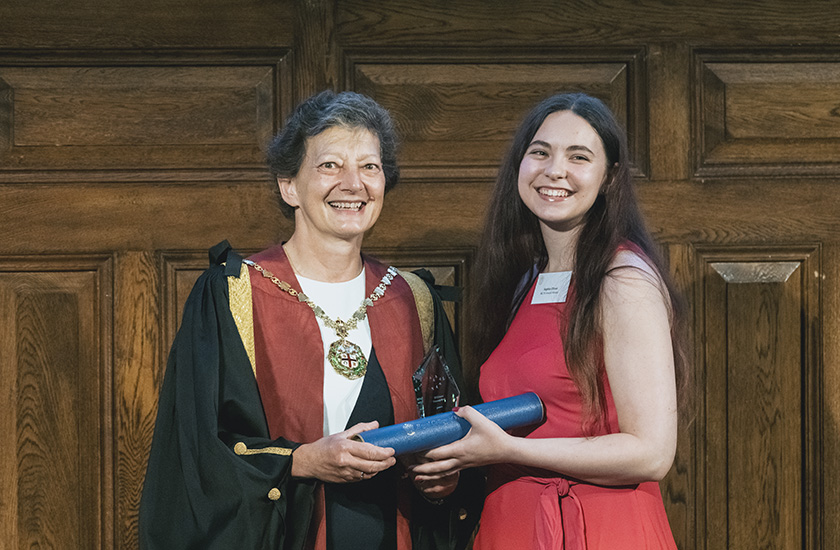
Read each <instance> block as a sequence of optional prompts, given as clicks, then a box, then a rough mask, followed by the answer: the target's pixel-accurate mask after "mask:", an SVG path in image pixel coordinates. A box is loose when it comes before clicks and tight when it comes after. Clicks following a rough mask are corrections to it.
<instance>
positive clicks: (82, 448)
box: [0, 256, 114, 550]
mask: <svg viewBox="0 0 840 550" xmlns="http://www.w3.org/2000/svg"><path fill="white" fill-rule="evenodd" d="M111 269H112V268H111V260H110V258H109V257H103V256H97V257H53V258H51V257H30V258H21V257H18V258H12V257H6V258H2V259H0V342H2V349H3V357H2V361H0V387H2V388H3V389H2V392H3V395H4V399H3V400H2V402H3V409H4V412H3V414H2V415H0V418H2V425H0V438H2V442H0V449H2V451H0V480H2V483H0V486H2V489H0V491H2V493H0V494H2V498H0V532H2V533H3V540H4V547H6V546H5V545H6V544H8V547H10V548H36V547H37V548H66V549H68V550H70V549H77V548H111V547H113V521H112V518H113V505H114V502H113V493H112V484H111V476H112V474H113V458H112V456H111V449H112V440H111V431H110V430H111V418H110V407H111V400H112V396H111V391H112V380H111V359H110V355H111V348H110V342H111V337H112V336H111V318H110V314H111V313H110V312H111V308H112V304H111V298H110V296H111V291H110V288H111V285H112V281H111Z"/></svg>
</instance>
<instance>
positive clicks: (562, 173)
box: [545, 155, 566, 180]
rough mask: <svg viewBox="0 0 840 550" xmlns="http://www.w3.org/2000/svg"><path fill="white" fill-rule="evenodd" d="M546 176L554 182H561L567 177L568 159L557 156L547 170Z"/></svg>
mask: <svg viewBox="0 0 840 550" xmlns="http://www.w3.org/2000/svg"><path fill="white" fill-rule="evenodd" d="M545 173H546V175H547V176H548V177H549V178H551V179H553V180H560V179H564V178H565V177H566V159H564V158H563V157H562V156H559V155H558V156H555V157H554V158H553V159H552V160H551V162H550V163H549V165H548V166H547V167H546V170H545Z"/></svg>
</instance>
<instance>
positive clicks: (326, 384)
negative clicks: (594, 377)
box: [140, 92, 458, 549]
mask: <svg viewBox="0 0 840 550" xmlns="http://www.w3.org/2000/svg"><path fill="white" fill-rule="evenodd" d="M395 148H396V136H395V132H394V129H393V126H392V123H391V119H390V117H389V116H388V113H387V112H386V111H385V110H384V109H383V108H382V107H380V106H379V105H378V104H377V103H376V102H374V101H373V100H371V99H369V98H367V97H365V96H362V95H359V94H355V93H351V92H345V93H341V94H334V93H332V92H323V93H321V94H318V95H316V96H314V97H312V98H310V99H309V100H307V101H305V102H304V103H302V104H301V105H299V106H298V108H297V109H296V110H295V112H294V113H293V114H292V116H291V117H290V119H289V121H288V123H287V125H286V126H285V128H284V129H283V130H282V131H281V133H280V134H279V135H278V136H277V137H276V138H275V140H274V141H273V143H272V144H271V146H270V148H269V152H268V162H269V167H270V169H271V171H272V173H273V175H274V176H275V178H276V181H277V185H278V191H279V195H280V199H281V206H282V208H283V210H284V213H286V215H289V216H293V217H294V220H295V229H294V233H293V234H292V236H291V237H290V238H289V240H288V241H286V242H285V243H283V244H282V245H277V246H275V247H273V248H270V249H268V250H265V251H263V252H260V253H258V254H256V255H254V256H252V257H250V258H248V259H245V260H243V259H241V258H240V257H238V256H237V255H236V254H235V253H233V252H232V251H231V250H230V248H229V247H228V246H226V243H223V244H222V245H221V246H217V247H216V249H214V250H213V251H211V256H212V257H215V258H216V265H215V266H213V267H211V268H210V269H209V270H208V271H207V272H206V273H205V274H204V275H203V276H202V277H201V278H199V280H198V282H197V283H196V286H195V288H194V290H193V292H192V293H191V295H190V297H189V299H188V301H187V305H186V307H185V312H184V320H183V323H182V326H181V329H180V330H179V333H178V336H177V337H176V340H175V343H174V345H173V348H172V352H171V355H170V359H169V364H168V366H167V374H166V378H165V381H164V386H163V389H162V392H161V398H160V409H159V414H158V420H157V426H156V430H155V437H154V442H153V446H152V452H151V457H150V460H149V469H148V472H147V476H146V485H145V488H144V493H143V498H142V502H141V508H140V536H141V538H140V541H141V547H143V548H187V547H189V548H240V549H241V548H253V549H257V548H259V549H263V548H307V549H308V548H319V549H321V548H365V549H376V548H383V549H385V548H387V549H391V548H400V549H403V548H411V540H410V533H409V523H408V518H409V516H410V515H411V507H412V504H411V502H412V492H413V491H414V489H412V487H411V482H410V481H408V480H407V479H405V476H402V475H400V473H399V472H398V467H395V462H396V461H395V459H394V456H393V450H392V449H385V448H379V447H376V446H373V445H371V444H368V443H362V442H359V441H355V440H353V439H352V438H353V436H354V435H356V434H358V433H360V432H362V431H365V430H369V429H372V428H375V427H377V426H378V425H385V424H392V423H394V422H403V421H406V420H410V419H413V418H416V415H417V410H416V400H415V396H414V390H413V386H412V382H411V374H412V373H413V371H414V369H416V368H417V366H418V365H419V364H420V362H421V361H422V359H423V357H424V354H425V353H426V350H427V348H429V346H430V345H431V339H432V338H431V337H432V335H433V332H434V328H435V327H434V326H433V325H434V324H433V322H432V311H433V310H432V309H431V308H432V304H433V301H432V295H431V294H430V292H429V289H428V287H427V286H426V285H425V284H424V283H423V281H421V280H420V279H419V278H418V277H417V276H416V275H413V274H401V273H399V272H398V271H397V270H395V269H394V268H389V267H387V266H384V265H382V264H380V263H379V262H377V261H375V260H373V259H372V258H369V257H367V256H364V255H362V254H361V245H362V238H363V236H364V233H365V231H367V230H369V229H370V228H371V227H372V226H373V224H374V223H375V222H376V220H377V218H378V217H379V214H380V212H381V210H382V204H383V199H384V196H385V193H386V191H387V190H388V189H390V188H392V187H393V186H394V185H396V183H397V180H398V176H399V169H398V167H397V163H396V155H395ZM447 330H448V326H441V327H440V330H438V331H436V334H435V336H437V337H440V336H442V335H444V336H445V333H446V331H447ZM449 336H451V335H449ZM449 348H450V350H452V347H451V346H449ZM457 479H458V478H457V476H450V477H448V478H445V479H443V480H440V481H435V482H431V483H425V484H423V488H422V493H423V496H425V497H426V498H427V499H428V500H429V501H432V500H437V499H439V498H441V497H445V496H447V495H449V494H450V493H451V492H452V491H453V489H454V488H455V485H456V484H457ZM414 500H415V504H414V507H415V509H416V508H417V504H416V502H417V501H420V502H423V501H422V499H414Z"/></svg>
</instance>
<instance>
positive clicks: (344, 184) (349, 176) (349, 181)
mask: <svg viewBox="0 0 840 550" xmlns="http://www.w3.org/2000/svg"><path fill="white" fill-rule="evenodd" d="M339 188H340V189H341V190H343V191H359V190H361V189H362V188H364V183H363V182H362V174H361V171H360V170H359V169H358V168H355V167H347V168H345V169H344V170H343V172H342V174H341V182H340V183H339Z"/></svg>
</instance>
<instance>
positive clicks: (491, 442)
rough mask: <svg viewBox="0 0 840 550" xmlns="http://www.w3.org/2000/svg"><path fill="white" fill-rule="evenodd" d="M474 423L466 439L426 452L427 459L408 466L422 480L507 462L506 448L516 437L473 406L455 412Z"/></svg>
mask: <svg viewBox="0 0 840 550" xmlns="http://www.w3.org/2000/svg"><path fill="white" fill-rule="evenodd" d="M454 412H455V414H456V415H458V416H460V417H461V418H463V419H464V420H466V421H467V422H469V423H470V424H471V426H472V428H470V431H469V432H467V435H465V436H464V437H463V438H461V439H459V440H458V441H455V442H454V443H450V444H449V445H444V446H442V447H438V448H437V449H432V450H431V451H427V452H426V453H425V455H424V457H425V459H426V461H425V462H423V463H419V464H416V465H414V466H411V467H410V468H409V472H410V473H411V474H413V475H416V476H418V477H420V479H435V478H442V477H446V476H451V475H454V474H456V473H458V472H460V471H461V470H464V469H466V468H474V467H478V466H485V465H487V464H496V463H498V462H505V461H506V460H505V456H507V455H508V452H507V451H506V450H505V449H507V448H508V447H509V446H510V444H511V441H512V440H513V439H514V438H513V437H512V436H510V435H508V434H507V433H506V432H505V431H504V430H503V429H501V428H500V427H499V425H498V424H496V423H495V422H493V421H492V420H489V419H487V417H485V416H484V415H483V414H481V413H480V412H478V411H476V410H475V409H473V408H472V407H461V408H459V409H458V410H456V411H454Z"/></svg>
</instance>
